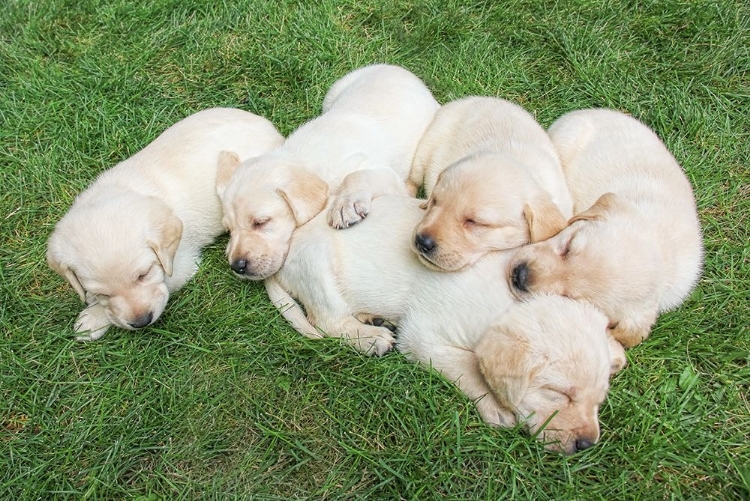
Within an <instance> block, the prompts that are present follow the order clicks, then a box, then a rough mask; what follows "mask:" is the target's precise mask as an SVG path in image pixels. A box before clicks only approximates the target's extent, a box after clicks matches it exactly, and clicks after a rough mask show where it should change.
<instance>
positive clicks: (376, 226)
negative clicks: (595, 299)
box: [266, 195, 625, 452]
mask: <svg viewBox="0 0 750 501" xmlns="http://www.w3.org/2000/svg"><path fill="white" fill-rule="evenodd" d="M419 204H420V201H419V200H417V199H411V198H408V197H399V196H392V195H386V196H382V197H379V198H378V199H376V200H374V201H373V210H372V212H371V214H370V216H368V218H367V220H366V221H364V222H363V223H361V224H360V225H357V226H356V227H354V228H351V229H350V230H347V231H336V230H333V229H331V228H330V227H329V226H328V225H327V223H326V220H325V214H322V215H319V216H318V217H317V218H316V219H313V220H312V221H311V222H310V223H308V224H306V225H305V226H303V227H301V228H299V229H297V231H295V233H294V237H293V240H292V244H291V248H290V251H289V254H288V256H287V259H286V262H285V264H284V266H283V267H282V268H281V270H280V271H279V273H277V274H276V275H275V276H274V277H272V278H270V279H268V280H267V281H266V288H267V290H268V293H269V297H270V298H271V300H272V301H273V302H274V304H275V305H276V306H277V307H278V308H279V309H280V310H281V311H282V313H283V314H284V316H285V318H287V319H288V320H289V321H290V322H291V323H292V325H293V326H294V328H295V329H297V330H298V331H299V332H301V333H302V334H304V335H306V336H308V337H322V336H325V335H330V336H340V337H342V338H344V339H346V340H348V341H349V342H350V343H351V344H352V345H353V346H355V347H356V348H358V349H360V350H362V351H364V352H367V353H371V354H377V355H380V354H383V353H385V352H387V351H388V350H389V349H391V347H392V346H393V344H394V342H396V341H395V339H394V337H393V334H392V332H391V331H390V330H388V329H387V328H386V327H383V326H376V325H370V324H366V323H363V322H362V321H361V320H364V319H372V318H373V317H379V318H385V319H388V320H389V321H391V322H393V323H395V324H397V325H398V341H397V344H398V348H399V350H401V351H402V352H404V353H405V354H406V355H407V356H408V357H409V358H410V359H412V360H415V361H419V362H421V363H423V364H425V365H426V366H428V365H429V366H432V367H434V368H435V369H437V370H438V371H440V372H441V373H443V374H444V375H445V377H446V378H448V379H450V380H451V381H455V382H456V384H457V385H458V387H459V388H460V389H461V390H462V391H463V392H464V393H465V394H466V395H467V396H468V397H469V398H471V399H473V400H475V401H476V405H477V408H478V410H479V412H480V414H481V416H482V418H483V419H484V420H485V421H487V422H488V423H491V424H493V425H499V426H513V425H515V424H516V423H517V422H519V421H524V422H526V423H527V424H528V426H529V428H530V429H531V430H532V431H537V430H538V429H539V427H541V425H542V424H543V423H545V422H546V421H547V419H548V418H550V417H552V414H553V413H554V412H555V411H557V410H559V411H560V416H561V417H560V418H556V417H553V418H552V419H551V420H550V422H549V423H548V425H547V428H545V431H544V432H543V433H542V434H541V435H540V436H541V437H542V438H543V439H544V440H546V441H553V442H556V444H555V445H551V447H553V448H558V449H561V450H564V451H565V452H572V451H574V450H577V448H584V447H582V446H588V445H591V444H593V443H594V442H596V440H597V439H598V436H599V431H598V424H597V421H596V409H597V407H598V405H599V403H600V402H601V400H602V399H603V398H604V396H605V395H606V392H607V388H608V376H609V373H610V369H611V370H612V371H615V370H618V369H619V368H621V367H622V366H623V365H624V364H625V359H624V354H623V353H622V348H621V347H620V346H619V345H618V344H617V343H611V344H610V343H608V340H607V335H606V326H607V321H606V319H605V318H604V316H603V315H602V314H601V313H599V312H598V311H596V310H595V309H594V308H592V307H590V306H588V305H585V304H579V303H576V302H574V301H572V300H569V299H565V298H560V297H538V298H534V299H532V300H530V301H528V302H526V303H524V304H518V303H515V302H514V300H513V298H512V296H511V294H510V291H509V290H508V287H507V286H506V282H505V276H506V273H507V272H506V266H507V263H508V260H509V259H510V257H511V253H510V252H508V251H505V252H502V251H501V252H495V253H491V254H488V255H487V256H485V257H484V258H483V259H481V260H480V261H479V262H477V263H476V264H475V265H474V266H472V267H470V268H467V269H466V270H463V271H459V272H455V273H442V272H437V271H433V270H430V269H428V268H425V267H424V266H422V265H421V264H420V263H419V261H418V259H417V257H416V255H415V254H414V253H413V252H411V250H410V244H409V240H410V235H411V228H412V227H413V226H414V224H416V222H417V221H418V220H419V219H420V218H421V216H422V214H423V212H422V211H421V210H420V209H419V207H418V205H419ZM290 295H291V296H294V297H296V298H297V299H298V300H299V301H300V303H302V304H303V305H304V307H305V311H306V313H307V317H306V316H305V314H304V313H302V310H301V309H300V307H299V306H298V305H297V303H296V302H295V301H294V300H293V299H291V297H290ZM516 339H519V340H521V341H522V344H520V345H519V346H518V349H516V346H515V340H516ZM568 345H569V346H568ZM480 346H481V348H479V347H480ZM521 348H523V349H524V351H522V350H521ZM493 350H494V352H496V353H495V354H493ZM610 350H613V351H611V352H610ZM514 354H516V355H517V356H516V355H514ZM514 356H516V358H518V359H519V363H516V364H511V363H510V362H509V363H507V364H505V363H500V362H499V361H500V360H502V359H503V358H502V357H506V358H510V357H514ZM522 358H523V359H524V360H528V361H529V362H528V363H526V364H522V363H520V362H521V360H520V359H522ZM522 381H523V382H524V384H523V385H522V386H520V383H521V382H522ZM561 395H566V398H568V400H564V399H563V397H562V396H561ZM592 417H593V419H592ZM576 444H578V445H576Z"/></svg>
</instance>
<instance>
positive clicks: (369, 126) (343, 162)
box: [217, 64, 439, 280]
mask: <svg viewBox="0 0 750 501" xmlns="http://www.w3.org/2000/svg"><path fill="white" fill-rule="evenodd" d="M438 107H439V105H438V103H437V102H436V101H435V99H434V98H433V97H432V94H431V93H430V91H429V90H428V89H427V87H426V86H425V85H424V83H423V82H422V81H421V80H420V79H419V78H417V77H416V76H415V75H414V74H412V73H410V72H409V71H407V70H405V69H403V68H400V67H397V66H389V65H384V64H379V65H373V66H365V67H364V68H360V69H358V70H355V71H353V72H351V73H349V74H348V75H346V76H344V77H343V78H341V79H340V80H339V81H337V82H336V83H334V84H333V86H332V87H331V89H330V90H329V91H328V94H327V95H326V97H325V100H324V103H323V114H322V115H320V116H319V117H318V118H315V119H314V120H312V121H310V122H308V123H306V124H304V125H302V126H301V127H300V128H298V129H297V130H296V131H295V132H294V133H292V135H291V136H290V137H289V138H288V139H287V141H286V142H285V143H284V145H283V146H282V147H281V148H279V149H278V150H276V151H274V152H272V153H269V154H268V155H263V156H262V157H260V158H255V159H252V160H249V161H245V162H244V163H243V164H242V165H240V161H239V160H240V159H239V158H238V157H237V156H236V155H233V154H231V153H226V154H225V155H224V156H223V159H222V161H221V162H220V166H219V174H218V178H217V191H218V193H219V196H220V197H221V199H222V204H223V207H224V215H225V217H224V223H225V225H226V227H227V228H228V229H229V231H230V234H231V235H230V241H229V245H228V248H227V255H228V258H229V263H230V266H231V268H232V270H234V272H235V273H237V274H238V275H240V276H241V277H243V278H249V279H251V280H262V279H265V278H266V277H269V276H271V275H273V274H274V273H276V272H277V271H278V269H279V268H280V267H281V265H282V264H283V263H284V259H285V257H286V254H287V251H288V250H289V243H290V239H291V237H292V233H293V232H294V231H295V229H297V228H298V227H300V226H302V225H303V224H305V223H306V222H308V221H309V220H310V219H312V218H313V217H314V216H315V215H317V214H318V213H319V212H320V211H322V210H323V208H324V207H325V206H326V203H327V201H328V195H329V192H332V193H333V194H334V196H333V197H332V198H333V200H332V202H331V204H330V206H329V209H328V213H327V218H328V220H329V222H330V224H331V226H334V227H336V228H345V227H348V226H350V225H352V224H355V223H357V222H358V221H360V220H361V219H362V218H364V217H365V216H366V215H367V213H368V211H369V206H370V203H371V201H372V199H373V198H374V197H377V196H379V195H381V194H383V193H389V192H396V193H404V194H405V193H407V189H406V179H407V176H408V174H409V169H410V167H411V162H412V159H413V157H414V151H415V150H416V147H417V143H418V142H419V139H420V138H421V137H422V134H423V133H424V130H425V129H426V128H427V125H428V124H429V122H430V120H431V119H432V116H433V115H434V113H435V110H437V108H438Z"/></svg>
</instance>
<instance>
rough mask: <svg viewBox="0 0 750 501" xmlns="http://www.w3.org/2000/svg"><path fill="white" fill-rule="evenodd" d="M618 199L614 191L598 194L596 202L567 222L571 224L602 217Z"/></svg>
mask: <svg viewBox="0 0 750 501" xmlns="http://www.w3.org/2000/svg"><path fill="white" fill-rule="evenodd" d="M618 201H619V198H618V196H617V195H615V194H614V193H605V194H604V195H602V196H600V197H599V199H598V200H597V201H596V202H594V205H592V206H591V207H589V208H588V209H586V210H585V211H583V212H581V213H580V214H576V215H575V216H573V217H572V218H570V220H568V224H573V223H575V222H576V221H589V220H594V219H604V217H605V216H606V214H607V212H608V211H609V210H610V209H612V207H614V206H615V205H617V202H618Z"/></svg>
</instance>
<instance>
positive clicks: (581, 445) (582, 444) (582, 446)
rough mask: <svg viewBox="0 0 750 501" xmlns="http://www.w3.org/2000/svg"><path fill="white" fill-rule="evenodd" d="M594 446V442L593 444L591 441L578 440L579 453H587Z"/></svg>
mask: <svg viewBox="0 0 750 501" xmlns="http://www.w3.org/2000/svg"><path fill="white" fill-rule="evenodd" d="M593 445H594V442H592V441H591V440H589V439H586V438H579V439H578V440H576V450H577V451H585V450H586V449H588V448H589V447H592V446H593Z"/></svg>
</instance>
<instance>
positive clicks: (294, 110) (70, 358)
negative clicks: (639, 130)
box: [0, 0, 750, 500]
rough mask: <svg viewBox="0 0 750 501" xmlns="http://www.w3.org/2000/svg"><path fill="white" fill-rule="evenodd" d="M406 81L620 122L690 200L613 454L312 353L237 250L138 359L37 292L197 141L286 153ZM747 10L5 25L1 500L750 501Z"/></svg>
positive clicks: (379, 8) (617, 8) (48, 290)
mask: <svg viewBox="0 0 750 501" xmlns="http://www.w3.org/2000/svg"><path fill="white" fill-rule="evenodd" d="M380 61H384V62H390V63H394V64H400V65H403V66H405V67H407V68H409V69H410V70H411V71H413V72H415V73H416V74H417V75H419V76H420V77H422V78H423V79H424V80H425V81H426V83H427V84H428V85H429V86H430V88H431V89H432V90H433V92H434V94H435V96H436V98H437V99H438V100H439V101H441V102H447V101H449V100H451V99H454V98H457V97H461V96H465V95H469V94H484V95H494V96H500V97H504V98H508V99H511V100H514V101H516V102H518V103H520V104H522V105H523V106H525V107H526V108H527V109H529V110H530V111H532V112H533V113H534V114H535V115H536V116H537V117H538V119H539V121H540V122H541V123H542V124H543V125H545V126H547V125H549V124H550V123H551V122H552V121H553V120H554V119H555V118H557V117H558V116H560V115H561V114H563V113H565V112H567V111H569V110H572V109H576V108H584V107H591V106H607V107H613V108H617V109H620V110H625V111H628V112H630V113H632V114H633V115H635V116H637V117H638V118H640V119H641V120H643V121H644V122H646V123H647V124H649V125H650V126H651V127H652V128H654V130H656V132H657V133H658V134H659V135H660V137H662V138H663V139H664V141H665V143H666V144H667V146H668V147H669V148H670V150H671V151H672V152H673V153H674V155H675V156H676V158H677V159H678V160H679V161H680V163H681V164H682V165H683V167H684V168H685V171H686V173H687V175H688V177H689V178H690V180H691V182H692V183H693V185H694V187H695V191H696V197H697V201H698V207H699V213H700V218H701V221H702V224H703V228H704V237H705V246H706V264H705V271H704V276H703V278H702V280H701V282H700V284H699V286H698V288H697V290H696V291H695V293H694V294H693V295H692V296H691V297H690V298H689V299H688V301H687V302H686V303H685V304H684V305H683V306H682V307H681V308H679V309H678V310H677V311H674V312H670V313H668V314H665V315H663V316H662V317H661V319H660V320H659V322H658V324H657V325H656V327H655V329H654V331H653V333H652V336H651V338H650V339H649V340H648V341H647V342H645V343H643V344H642V345H640V346H638V347H636V348H634V349H631V350H629V352H628V357H629V362H630V364H629V366H628V367H627V368H626V369H625V370H624V371H623V372H622V373H620V374H619V375H617V376H616V377H615V378H614V380H613V381H612V388H611V392H610V396H609V398H608V400H607V402H606V403H605V405H604V406H603V409H602V410H601V416H600V417H601V423H602V440H601V442H600V443H599V444H598V445H597V446H596V447H594V448H592V449H590V450H588V451H585V452H584V453H581V454H577V455H574V456H571V457H561V456H559V455H556V454H550V453H547V452H545V451H544V450H543V448H542V447H541V446H540V445H539V444H538V443H536V442H535V441H533V440H532V439H530V438H529V437H526V436H525V435H523V434H522V433H521V432H520V430H496V429H491V428H489V427H487V426H485V425H484V424H482V422H481V420H480V418H479V416H478V415H477V413H476V411H475V409H474V407H473V404H472V403H471V402H469V401H467V400H466V399H465V398H464V397H463V396H462V395H461V394H460V393H459V392H458V391H456V390H455V388H453V386H452V385H451V384H449V383H448V382H446V381H444V380H443V379H441V378H440V377H439V376H437V375H436V374H434V373H431V372H429V371H426V370H423V369H421V368H419V367H416V366H414V365H412V364H410V363H407V362H406V361H405V360H404V359H403V357H401V356H400V355H399V354H390V355H388V356H386V357H384V358H382V359H370V358H366V357H364V356H362V355H359V354H358V353H355V352H353V351H352V350H351V349H349V348H347V347H346V346H343V345H340V344H339V343H338V342H336V341H333V340H325V341H310V340H306V339H302V338H301V337H300V336H298V335H296V334H295V333H294V332H293V331H292V330H291V329H290V328H289V327H288V326H287V325H286V324H285V323H284V322H283V321H282V319H280V318H279V316H278V314H277V313H276V312H275V311H274V310H273V308H272V307H271V306H270V305H269V304H268V301H267V298H266V297H265V293H264V291H263V290H262V288H261V287H260V286H259V284H253V283H246V282H240V281H238V280H236V279H234V278H233V277H232V274H231V272H230V271H229V269H228V267H227V265H226V263H225V262H224V257H223V247H224V245H225V243H226V240H225V239H221V240H219V241H218V242H217V243H216V244H214V245H213V246H211V247H210V248H208V249H207V250H206V252H205V257H204V260H203V262H202V264H201V269H200V271H199V273H198V274H197V276H196V277H195V279H194V280H193V281H191V282H190V283H189V284H188V286H187V287H185V288H184V289H183V290H182V291H180V292H179V293H177V294H175V295H174V296H173V298H172V301H171V302H170V305H169V306H168V309H167V311H166V313H165V314H164V316H163V317H162V318H161V319H160V321H159V322H158V323H157V324H156V325H155V326H154V327H153V328H150V329H147V330H145V331H141V332H138V333H128V332H124V331H117V330H115V331H113V332H111V333H109V334H108V335H107V336H106V337H105V338H104V339H103V340H101V341H100V342H96V343H89V344H79V343H76V342H74V341H72V337H71V329H72V323H73V319H74V318H75V315H76V314H77V312H78V311H79V310H80V308H81V305H80V304H79V301H78V299H77V297H76V295H75V294H74V293H73V292H72V291H71V290H70V288H69V287H68V286H66V284H64V283H63V281H62V280H61V279H60V278H59V277H57V276H56V275H54V273H53V272H52V271H50V270H49V269H48V268H47V267H46V265H45V264H44V252H45V245H46V238H47V236H48V235H49V233H50V231H51V229H52V226H53V225H54V223H55V222H56V221H57V220H58V219H59V218H60V216H61V215H62V214H63V213H64V212H65V211H66V210H67V208H68V207H69V206H70V204H71V202H72V200H73V198H74V197H75V195H76V194H77V193H78V192H79V191H80V190H82V189H83V188H84V187H85V186H87V185H88V183H89V182H90V181H91V180H92V179H93V178H94V177H95V176H96V174H97V173H98V172H100V171H101V170H103V169H105V168H107V167H109V166H111V165H113V164H114V163H116V162H117V161H119V160H120V159H123V158H126V157H128V156H130V155H132V154H133V153H134V152H136V151H137V150H139V149H140V148H142V147H143V146H145V145H146V144H148V142H150V141H151V140H152V139H153V138H154V137H156V136H157V135H158V134H159V133H160V132H161V131H162V130H164V129H165V128H167V127H168V126H169V125H171V124H172V123H174V122H176V121H177V120H179V119H181V118H183V117H185V116H186V115H188V114H190V113H193V112H195V111H198V110H200V109H203V108H207V107H211V106H234V107H239V108H244V109H248V110H251V111H254V112H256V113H259V114H262V115H264V116H267V117H268V118H269V119H271V120H272V121H273V122H274V123H275V124H276V125H277V126H278V127H279V129H280V130H281V131H282V132H283V133H285V134H287V133H289V132H290V131H291V130H293V129H294V128H296V127H297V126H298V125H299V124H301V123H302V122H303V121H304V120H307V119H309V118H312V117H314V116H315V115H316V114H317V113H318V112H319V108H320V105H321V103H322V98H323V95H324V94H325V92H326V90H327V89H328V87H329V86H330V85H331V83H332V82H333V81H334V80H335V79H336V78H338V77H340V76H341V75H343V74H344V73H346V72H348V71H350V70H352V69H354V68H356V67H358V66H361V65H364V64H368V63H371V62H380ZM749 89H750V8H749V7H748V5H747V3H746V2H744V1H739V0H737V1H732V0H716V1H713V0H712V1H707V0H696V1H694V2H679V1H674V0H665V1H659V2H656V1H648V0H646V1H623V2H619V1H610V0H607V1H604V2H594V1H592V0H581V1H579V2H569V1H560V2H544V1H534V0H509V1H507V2H480V1H474V2H459V1H457V0H429V1H427V2H420V3H410V2H407V1H404V0H384V1H382V2H361V1H354V0H342V1H339V2H333V1H330V0H324V1H323V2H319V3H318V4H317V5H315V4H313V3H304V2H300V3H298V2H266V1H260V0H237V1H234V2H205V3H203V2H200V1H198V0H179V1H177V0H158V1H154V2H133V3H128V2H124V1H123V0H113V1H110V2H100V1H97V0H80V1H76V2H71V1H68V0H49V1H46V2H31V1H29V0H9V1H8V2H6V3H5V4H4V8H3V9H2V12H1V13H0V186H2V190H1V191H0V293H1V294H2V296H1V297H2V304H1V308H2V309H1V310H0V329H1V330H0V336H2V341H0V498H1V499H14V500H26V499H140V500H156V499H222V500H224V499H330V500H333V499H365V498H369V499H438V498H440V499H492V500H496V499H535V500H538V499H573V498H576V499H580V498H585V499H748V498H750V466H749V465H750V405H749V404H748V397H749V396H750V368H749V367H748V362H749V361H750V331H749V330H748V311H749V309H748V306H749V303H750V301H749V299H750V298H749V297H748V296H749V295H750V292H749V291H750V276H749V274H748V269H749V268H750V263H749V262H748V258H749V255H750V247H749V246H748V241H749V240H750V238H749V237H750V234H749V228H750V221H748V214H750V202H749V200H750V172H749V169H750V163H749V157H748V143H749V140H750V137H749V136H750V90H749Z"/></svg>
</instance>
